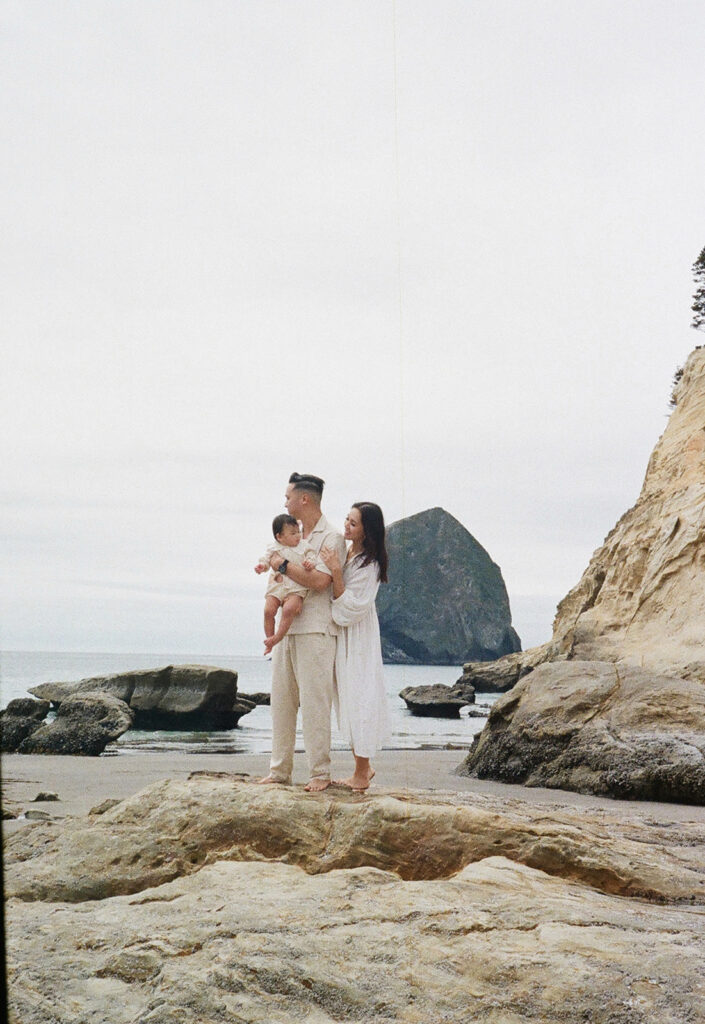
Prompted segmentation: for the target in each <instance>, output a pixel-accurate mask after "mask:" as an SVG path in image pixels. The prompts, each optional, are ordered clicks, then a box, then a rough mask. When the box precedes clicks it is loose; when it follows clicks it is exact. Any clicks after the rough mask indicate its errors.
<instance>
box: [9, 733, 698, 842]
mask: <svg viewBox="0 0 705 1024" xmlns="http://www.w3.org/2000/svg"><path fill="white" fill-rule="evenodd" d="M463 756H464V751H462V750H421V751H418V750H417V751H409V750H401V751H399V750H386V751H382V752H381V753H380V754H378V755H377V757H376V759H375V767H376V770H377V776H376V778H375V782H374V784H373V788H372V789H371V791H370V792H372V793H380V792H383V791H384V790H390V791H394V792H398V791H400V790H402V791H403V790H406V789H408V790H427V791H439V792H443V791H446V792H448V791H450V792H463V793H472V792H475V793H479V794H488V795H493V796H498V797H502V798H504V799H507V800H518V801H524V802H527V803H531V804H533V805H536V804H545V805H547V806H553V807H556V806H570V807H586V808H593V809H599V808H603V809H604V810H605V811H606V812H608V813H612V814H614V813H618V814H620V815H626V816H632V817H638V818H652V819H654V820H657V821H666V822H668V821H674V822H678V821H699V822H705V807H695V806H692V805H687V804H670V803H651V802H647V801H620V800H610V799H606V798H601V797H594V796H584V795H582V794H579V793H571V792H566V791H564V790H551V789H539V788H528V787H525V786H510V785H505V784H503V783H499V782H490V781H484V780H480V779H468V778H463V777H461V776H458V775H455V774H454V771H455V769H456V768H457V766H458V765H459V764H460V763H461V761H462V760H463ZM268 764H269V758H268V755H266V754H259V755H257V754H200V755H199V754H190V753H161V752H159V753H157V752H149V753H129V754H127V753H119V754H115V755H107V756H102V757H95V758H94V757H71V756H64V757H62V756H52V755H33V754H6V755H4V756H3V757H2V764H1V767H2V796H3V804H11V805H15V806H16V807H17V809H18V810H21V811H22V812H24V811H25V810H28V809H30V808H33V809H37V810H43V811H46V812H48V813H49V814H51V816H52V818H55V819H62V818H65V817H67V816H75V815H84V814H87V813H88V812H89V811H90V810H91V808H93V807H95V806H97V805H98V804H100V803H101V802H102V801H103V800H107V799H109V798H113V799H117V800H122V799H125V798H126V797H129V796H132V795H133V794H134V793H137V792H139V790H141V789H144V788H145V787H146V786H149V785H151V784H152V783H154V782H157V781H159V780H161V779H166V778H170V779H186V778H188V776H189V775H190V774H191V772H198V771H208V772H229V773H232V774H233V775H240V776H241V777H244V778H248V777H249V778H251V779H252V780H253V781H254V780H256V779H258V778H260V777H261V776H262V775H264V774H266V771H267V768H268ZM349 770H350V756H349V755H346V754H345V753H342V752H334V754H333V773H334V776H337V777H342V776H344V775H346V774H348V773H349ZM306 778H307V775H306V760H305V755H304V754H301V753H299V754H297V755H296V758H295V766H294V785H295V786H303V785H304V783H305V782H306ZM41 791H50V792H54V793H57V794H58V796H59V801H52V802H46V803H45V802H39V803H36V802H34V801H35V797H36V796H37V794H38V793H40V792H41ZM26 824H28V822H27V819H25V818H24V817H20V818H17V819H10V820H7V821H4V822H3V830H4V832H5V833H6V834H9V833H11V832H13V831H15V830H16V829H18V828H22V827H23V826H25V825H26Z"/></svg>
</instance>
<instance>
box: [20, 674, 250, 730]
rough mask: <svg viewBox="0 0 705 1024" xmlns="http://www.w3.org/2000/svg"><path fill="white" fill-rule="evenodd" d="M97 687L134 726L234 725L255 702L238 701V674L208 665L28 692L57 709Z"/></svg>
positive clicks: (98, 678)
mask: <svg viewBox="0 0 705 1024" xmlns="http://www.w3.org/2000/svg"><path fill="white" fill-rule="evenodd" d="M96 690H101V691H103V692H105V693H108V694H112V695H113V696H114V697H117V698H118V699H119V700H122V701H124V702H125V703H126V704H129V706H130V707H131V708H132V710H133V712H134V716H135V721H134V728H135V729H172V730H178V729H184V730H192V729H212V730H214V729H233V728H234V727H235V726H236V725H237V723H238V721H239V720H240V718H242V716H243V715H246V714H248V712H250V711H251V710H252V708H253V707H254V706H255V705H254V703H252V702H250V701H247V700H242V699H238V693H237V672H232V671H231V670H230V669H224V668H214V667H212V666H210V665H167V666H165V667H164V668H157V669H144V670H141V671H138V672H120V673H118V674H115V675H110V676H96V677H93V678H90V679H82V680H80V681H79V682H77V683H40V684H39V685H38V686H33V687H31V689H30V691H29V692H30V693H33V694H34V695H35V696H37V697H42V698H44V699H46V700H50V701H51V702H52V704H53V705H54V706H56V707H58V706H59V705H60V704H61V702H62V701H63V700H65V698H66V697H67V696H69V695H71V694H77V693H86V692H95V691H96Z"/></svg>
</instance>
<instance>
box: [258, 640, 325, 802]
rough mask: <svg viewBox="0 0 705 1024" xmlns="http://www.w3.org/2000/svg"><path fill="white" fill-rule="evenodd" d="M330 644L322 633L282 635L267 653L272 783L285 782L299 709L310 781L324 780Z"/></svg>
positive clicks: (288, 770)
mask: <svg viewBox="0 0 705 1024" xmlns="http://www.w3.org/2000/svg"><path fill="white" fill-rule="evenodd" d="M335 644H336V638H335V637H334V636H329V635H328V634H327V633H293V634H292V633H287V635H286V636H285V637H284V638H283V639H282V640H281V642H280V643H278V644H277V645H276V646H275V647H274V650H273V651H272V758H271V761H270V763H269V774H270V775H271V776H272V778H273V779H276V780H277V781H278V782H291V773H292V770H293V767H294V747H295V744H296V716H297V713H298V710H299V707H301V719H302V724H303V733H304V747H305V749H306V754H307V756H308V764H309V774H310V777H311V778H312V779H330V716H331V707H332V704H333V685H334V684H333V679H334V672H335Z"/></svg>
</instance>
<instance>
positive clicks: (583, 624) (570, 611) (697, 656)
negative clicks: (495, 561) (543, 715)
mask: <svg viewBox="0 0 705 1024" xmlns="http://www.w3.org/2000/svg"><path fill="white" fill-rule="evenodd" d="M674 400H675V401H676V406H675V409H674V410H673V412H672V413H671V417H670V419H669V421H668V426H667V427H666V429H665V431H664V433H663V435H662V436H661V438H660V440H659V442H658V444H657V445H656V447H655V448H654V451H653V453H652V455H651V458H650V459H649V465H648V467H647V470H646V477H645V479H644V484H643V487H642V489H641V494H640V495H639V498H638V500H637V502H636V504H635V505H634V506H633V507H632V508H630V509H629V511H628V512H626V513H625V514H624V515H623V516H622V518H621V519H620V520H619V522H618V523H617V525H616V526H615V527H614V529H613V530H611V531H610V533H609V534H608V535H607V538H606V540H605V542H604V544H603V545H602V547H601V548H598V550H597V551H596V552H595V553H594V555H593V556H592V558H591V560H590V564H589V565H588V567H587V569H586V570H585V572H584V573H583V576H582V578H581V580H580V582H579V583H578V584H577V586H575V587H574V588H573V589H572V590H571V591H570V593H568V594H567V595H566V597H564V598H563V600H562V601H561V603H560V604H559V605H558V611H557V613H556V619H555V622H554V626H553V642H554V644H555V645H556V646H557V647H558V649H559V651H560V652H561V653H563V654H565V655H566V656H567V657H569V658H575V659H582V660H598V661H625V662H629V663H630V664H635V665H641V666H643V667H645V668H650V669H652V670H653V671H656V672H666V673H667V674H668V675H678V676H682V677H683V678H686V679H700V680H702V681H703V682H705V348H700V349H696V350H695V351H694V352H693V353H692V354H691V356H690V358H689V359H688V361H687V363H686V365H685V367H684V371H683V376H682V378H681V380H680V383H679V384H678V387H677V389H676V392H675V394H674Z"/></svg>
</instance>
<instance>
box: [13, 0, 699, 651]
mask: <svg viewBox="0 0 705 1024" xmlns="http://www.w3.org/2000/svg"><path fill="white" fill-rule="evenodd" d="M0 11H1V20H2V24H1V26H0V68H1V69H2V70H1V71H0V75H1V81H0V86H1V88H2V96H3V108H4V118H3V125H2V134H3V138H2V143H3V153H4V159H3V161H2V167H1V170H0V174H1V178H0V194H1V195H2V204H3V211H2V238H3V244H2V261H3V265H2V290H3V294H2V326H1V328H0V329H1V330H2V374H1V377H2V379H1V384H0V387H1V389H2V391H1V394H0V402H1V409H0V445H1V446H2V460H3V471H2V474H1V477H0V537H1V543H2V563H3V572H4V578H3V596H2V608H1V611H2V634H1V635H0V646H2V648H3V649H28V650H32V649H37V650H98V651H101V650H102V651H107V650H118V651H120V650H124V651H153V652H184V653H186V652H195V653H199V652H200V653H204V654H205V653H213V654H216V653H217V654H226V653H228V654H232V653H245V654H258V653H259V652H260V650H261V639H260V637H261V610H262V597H263V589H264V583H263V580H262V579H261V578H260V577H257V576H255V574H254V572H253V570H252V567H253V566H254V564H255V561H256V559H257V556H258V555H259V554H260V553H261V551H262V550H263V549H264V548H265V547H266V545H267V543H268V542H269V537H270V533H269V531H270V523H271V519H272V517H273V516H274V515H275V514H276V513H277V512H279V511H281V510H282V500H283V492H284V488H285V485H286V481H287V479H288V476H289V473H290V472H291V471H292V470H298V471H300V472H312V473H316V474H318V475H320V476H322V477H324V478H325V479H326V481H327V486H326V494H325V502H324V510H325V511H326V513H327V515H328V517H329V518H330V519H332V520H333V521H335V522H337V523H342V519H343V517H344V515H345V512H346V511H347V509H348V507H349V505H350V503H351V502H352V501H355V500H360V499H369V500H374V501H377V502H379V504H381V505H382V507H383V509H384V511H385V513H386V516H387V520H388V521H389V522H391V521H393V520H396V519H398V518H400V517H401V516H403V515H410V514H413V513H415V512H418V511H421V510H422V509H425V508H429V507H431V506H435V505H440V506H442V507H443V508H445V509H447V511H448V512H450V513H452V514H453V515H454V516H456V518H458V519H459V520H460V521H461V522H462V523H463V524H464V525H465V526H466V527H467V528H468V529H469V530H470V532H471V533H472V534H473V535H474V536H475V537H476V538H477V540H478V541H479V542H480V543H481V544H482V545H483V546H484V547H485V548H486V549H487V550H488V551H489V553H490V555H491V556H492V558H493V559H494V560H495V561H496V562H497V563H498V564H499V565H500V566H501V568H502V572H503V575H504V579H505V581H506V584H507V588H508V591H509V596H510V601H511V605H512V611H513V615H514V624H515V626H516V628H517V630H518V632H519V634H520V636H521V637H522V640H523V642H524V645H525V646H529V645H531V644H533V643H537V642H541V641H542V640H545V639H547V638H548V637H549V635H550V631H551V621H552V617H553V612H554V610H555V605H556V603H557V601H558V600H559V599H560V598H561V597H562V596H563V595H564V594H565V592H566V591H567V590H568V589H569V588H570V587H571V586H573V585H574V584H575V583H576V582H577V580H578V579H579V577H580V575H581V573H582V571H583V569H584V568H585V566H586V564H587V562H588V559H589V558H590V555H591V553H592V551H593V550H594V549H595V548H596V547H598V546H599V545H600V544H601V543H602V541H603V539H604V537H605V535H606V534H607V532H608V531H609V529H610V528H611V527H612V526H613V524H614V522H615V521H616V519H617V518H618V517H619V516H620V515H621V514H622V513H623V512H624V511H625V510H626V509H627V508H628V507H629V506H630V505H631V504H633V502H634V501H635V500H636V497H637V495H638V492H639V489H640V486H641V482H642V479H643V475H644V471H645V468H646V463H647V460H648V457H649V454H650V452H651V449H652V448H653V446H654V444H655V442H656V440H657V438H658V436H659V435H660V433H661V432H662V430H663V429H664V426H665V424H666V418H667V415H668V398H669V393H670V382H671V377H672V374H673V372H674V370H675V369H676V367H677V366H678V365H679V364H681V363H682V362H683V361H684V359H685V358H686V356H687V355H688V353H689V351H690V350H691V349H692V348H693V347H694V345H695V344H697V343H698V342H699V341H703V340H705V339H703V338H702V336H701V335H698V334H697V333H696V332H695V331H693V330H692V329H690V327H689V323H690V304H691V301H692V298H691V296H692V293H693V290H694V285H693V279H692V275H691V269H690V268H691V265H692V263H693V261H694V260H695V258H696V256H697V255H698V253H699V252H700V250H701V249H702V247H703V245H705V189H704V188H703V182H705V131H704V130H703V95H705V82H704V72H703V68H704V66H705V62H704V61H703V53H704V52H705V5H704V4H703V3H702V2H701V0H692V2H690V0H680V2H678V0H668V2H665V0H664V2H650V0H639V2H631V0H605V2H601V0H598V2H594V0H593V2H591V0H575V2H574V0H504V2H502V0H499V2H498V0H491V2H490V0H487V2H484V0H483V2H478V0H466V2H452V0H397V3H396V8H395V6H394V4H393V3H392V2H391V0H390V2H385V0H315V2H314V0H281V2H270V0H227V2H226V0H193V2H186V0H152V2H149V0H136V2H129V0H112V2H101V0H91V2H90V3H86V2H85V0H75V2H66V0H33V2H31V3H28V2H26V0H21V2H12V0H2V3H1V4H0ZM395 69H396V74H395Z"/></svg>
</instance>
